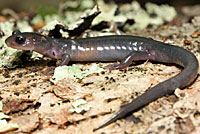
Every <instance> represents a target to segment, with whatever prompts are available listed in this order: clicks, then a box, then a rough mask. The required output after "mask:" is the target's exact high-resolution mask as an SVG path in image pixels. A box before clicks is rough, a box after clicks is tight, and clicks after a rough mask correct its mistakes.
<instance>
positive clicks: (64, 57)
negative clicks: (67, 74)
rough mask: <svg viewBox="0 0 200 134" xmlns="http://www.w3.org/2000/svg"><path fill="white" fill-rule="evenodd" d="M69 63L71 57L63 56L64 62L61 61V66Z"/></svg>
mask: <svg viewBox="0 0 200 134" xmlns="http://www.w3.org/2000/svg"><path fill="white" fill-rule="evenodd" d="M69 61H70V56H69V55H68V54H64V55H63V56H62V60H61V62H60V65H59V66H63V65H67V64H68V63H69Z"/></svg>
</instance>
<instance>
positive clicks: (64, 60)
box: [47, 54, 70, 75]
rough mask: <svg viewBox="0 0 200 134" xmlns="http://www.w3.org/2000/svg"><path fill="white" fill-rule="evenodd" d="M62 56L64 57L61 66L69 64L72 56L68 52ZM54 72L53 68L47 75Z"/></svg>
mask: <svg viewBox="0 0 200 134" xmlns="http://www.w3.org/2000/svg"><path fill="white" fill-rule="evenodd" d="M62 57H63V58H62V60H61V62H60V65H59V66H63V65H67V64H68V63H69V61H70V56H69V55H68V54H64V55H63V56H62ZM53 73H54V70H51V71H49V72H48V73H47V75H50V74H53Z"/></svg>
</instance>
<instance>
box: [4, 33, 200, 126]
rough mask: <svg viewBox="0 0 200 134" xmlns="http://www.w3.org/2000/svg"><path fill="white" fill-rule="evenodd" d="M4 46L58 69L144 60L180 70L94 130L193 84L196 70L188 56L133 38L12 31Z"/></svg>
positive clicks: (195, 63) (177, 49)
mask: <svg viewBox="0 0 200 134" xmlns="http://www.w3.org/2000/svg"><path fill="white" fill-rule="evenodd" d="M6 44H7V45H8V46H9V47H12V48H16V49H20V50H33V51H36V52H39V53H41V54H43V55H45V56H47V57H50V58H54V59H58V60H61V63H60V65H61V66H62V65H67V64H68V63H69V61H120V64H112V65H109V66H106V68H108V69H122V68H125V67H127V66H129V65H130V64H131V63H132V62H133V61H138V60H147V59H148V60H152V61H158V62H163V63H173V64H177V65H180V66H182V67H183V70H182V71H181V72H180V73H179V74H177V75H176V76H174V77H172V78H170V79H168V80H166V81H164V82H161V83H159V84H158V85H156V86H154V87H152V88H151V89H149V90H148V91H147V92H145V93H144V94H142V95H141V96H139V97H138V98H136V99H135V100H133V101H132V102H131V103H129V104H127V105H125V106H123V107H121V108H120V110H119V111H118V112H116V113H115V114H114V115H113V116H112V117H111V118H110V119H108V120H107V121H105V122H104V123H103V124H101V125H100V126H99V127H97V128H95V129H94V130H97V129H99V128H101V127H104V126H106V125H108V124H110V123H112V122H114V121H116V120H117V119H120V118H122V117H124V116H125V115H127V114H128V113H130V112H134V111H136V110H138V109H140V108H142V107H143V106H145V105H147V104H149V103H150V102H152V101H154V100H156V99H158V98H160V97H162V96H164V95H167V94H171V93H173V92H174V91H175V89H176V88H184V87H186V86H188V85H189V84H191V83H192V82H193V81H194V80H195V78H196V76H197V72H198V68H199V64H198V61H197V59H196V57H195V56H194V54H192V53H191V52H189V51H186V50H185V49H183V48H180V47H177V46H173V45H169V44H166V43H163V42H159V41H155V40H153V39H150V38H144V37H137V36H128V35H112V36H102V37H93V38H83V39H54V38H50V37H47V36H43V35H40V34H36V33H21V32H20V31H14V32H13V34H12V36H10V37H8V38H7V39H6Z"/></svg>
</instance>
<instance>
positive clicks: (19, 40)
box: [15, 35, 26, 44]
mask: <svg viewBox="0 0 200 134" xmlns="http://www.w3.org/2000/svg"><path fill="white" fill-rule="evenodd" d="M25 40H26V38H25V37H24V36H22V35H18V36H17V37H16V38H15V41H16V42H17V43H18V44H23V43H24V42H25Z"/></svg>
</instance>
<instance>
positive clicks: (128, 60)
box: [104, 51, 148, 70]
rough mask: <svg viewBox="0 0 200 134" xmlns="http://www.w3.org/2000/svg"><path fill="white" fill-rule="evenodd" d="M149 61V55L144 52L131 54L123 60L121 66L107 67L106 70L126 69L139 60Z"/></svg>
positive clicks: (112, 65)
mask: <svg viewBox="0 0 200 134" xmlns="http://www.w3.org/2000/svg"><path fill="white" fill-rule="evenodd" d="M146 59H148V54H147V53H144V52H135V51H134V52H131V53H130V54H128V55H127V56H126V57H125V58H124V60H122V61H121V62H120V63H119V64H111V65H108V66H105V67H104V68H105V69H110V70H113V69H124V68H126V67H128V66H129V65H130V64H131V63H132V62H133V61H138V60H146Z"/></svg>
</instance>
